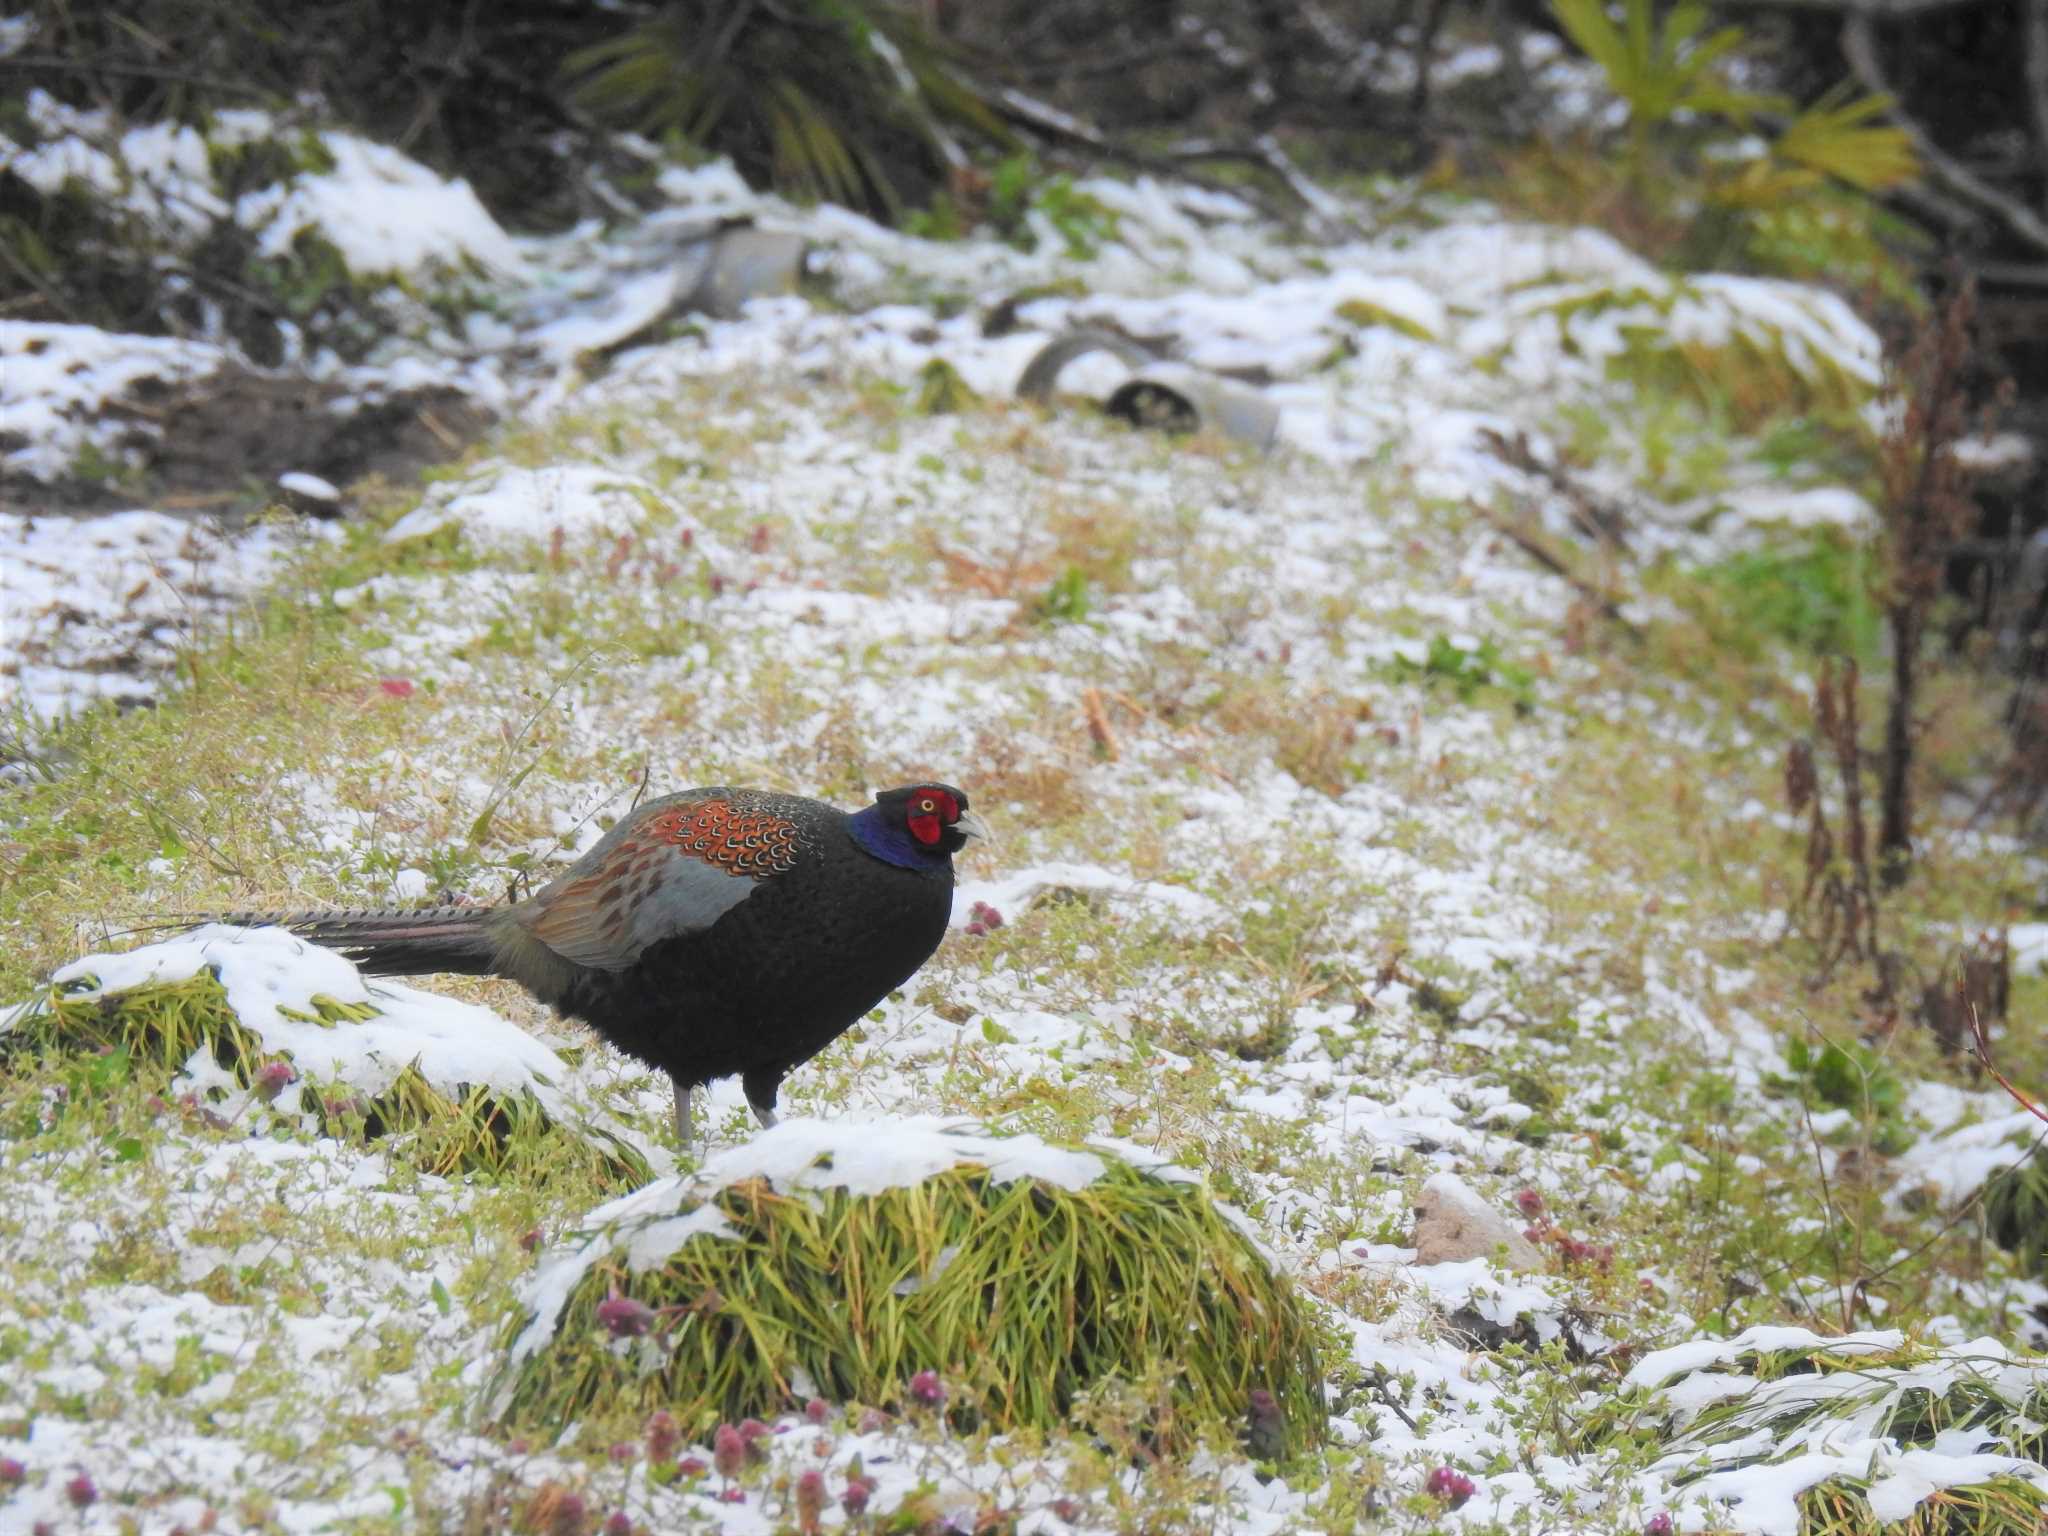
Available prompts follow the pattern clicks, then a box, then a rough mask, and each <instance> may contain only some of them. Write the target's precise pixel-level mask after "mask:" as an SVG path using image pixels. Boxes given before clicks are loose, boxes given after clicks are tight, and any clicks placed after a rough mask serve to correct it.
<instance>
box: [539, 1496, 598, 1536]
mask: <svg viewBox="0 0 2048 1536" xmlns="http://www.w3.org/2000/svg"><path fill="white" fill-rule="evenodd" d="M589 1517H590V1506H589V1505H587V1504H585V1503H584V1502H583V1495H582V1494H580V1493H574V1492H565V1493H564V1494H563V1495H562V1497H561V1498H560V1499H559V1500H557V1501H556V1503H555V1507H554V1512H553V1514H552V1516H551V1517H550V1521H549V1529H550V1530H552V1531H553V1532H554V1533H555V1536H577V1533H579V1532H580V1531H581V1530H582V1529H583V1522H584V1521H585V1520H587V1519H588V1518H589Z"/></svg>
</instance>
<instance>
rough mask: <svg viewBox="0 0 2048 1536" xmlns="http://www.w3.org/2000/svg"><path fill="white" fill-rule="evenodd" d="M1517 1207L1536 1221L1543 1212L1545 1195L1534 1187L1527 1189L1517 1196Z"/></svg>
mask: <svg viewBox="0 0 2048 1536" xmlns="http://www.w3.org/2000/svg"><path fill="white" fill-rule="evenodd" d="M1515 1209H1516V1210H1518V1211H1520V1212H1521V1213H1522V1214H1523V1215H1524V1216H1526V1217H1528V1218H1529V1219H1530V1220H1531V1221H1534V1220H1535V1219H1536V1218H1537V1217H1539V1216H1541V1215H1542V1214H1543V1209H1544V1207H1543V1196H1542V1195H1540V1194H1538V1193H1537V1192H1536V1191H1535V1190H1533V1189H1525V1190H1523V1191H1521V1192H1520V1193H1519V1194H1517V1195H1516V1196H1515Z"/></svg>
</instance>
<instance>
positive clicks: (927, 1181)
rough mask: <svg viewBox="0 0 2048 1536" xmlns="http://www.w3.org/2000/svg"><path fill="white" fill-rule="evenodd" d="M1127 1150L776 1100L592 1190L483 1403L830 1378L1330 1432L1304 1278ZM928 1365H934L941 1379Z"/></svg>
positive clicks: (978, 1409)
mask: <svg viewBox="0 0 2048 1536" xmlns="http://www.w3.org/2000/svg"><path fill="white" fill-rule="evenodd" d="M1131 1150H1133V1149H1112V1148H1109V1147H1093V1148H1086V1149H1082V1148H1074V1149H1069V1148H1062V1147H1057V1146H1051V1145H1048V1144H1047V1143H1046V1142H1045V1141H1043V1140H1041V1139H1040V1138H1038V1137H1036V1136H1032V1135H1028V1134H1027V1135H1012V1136H991V1135H989V1134H987V1133H986V1132H984V1131H982V1130H981V1129H979V1128H978V1127H974V1126H971V1125H962V1124H958V1123H949V1122H946V1121H943V1120H940V1119H937V1118H934V1117H930V1116H925V1117H914V1118H908V1119H872V1120H871V1119H866V1118H851V1117H848V1118H844V1119H840V1120H837V1121H831V1122H826V1121H817V1120H796V1121H787V1122H784V1123H783V1124H781V1125H779V1126H777V1127H776V1128H774V1129H773V1130H770V1131H766V1132H764V1133H762V1134H761V1135H759V1136H757V1137H755V1138H753V1139H752V1140H751V1141H749V1142H747V1143H745V1144H743V1145H741V1146H738V1147H734V1148H731V1149H729V1150H727V1151H724V1152H720V1153H718V1154H717V1155H715V1156H713V1157H712V1158H711V1159H710V1160H709V1161H707V1162H706V1163H705V1165H704V1166H703V1167H702V1168H701V1169H700V1170H699V1171H698V1172H697V1173H695V1174H694V1175H691V1176H688V1177H684V1178H678V1179H671V1180H665V1181H662V1182H660V1183H655V1184H651V1185H648V1186H647V1187H646V1188H644V1189H641V1190H638V1191H636V1192H635V1193H633V1194H631V1195H629V1196H626V1197H625V1198H623V1199H621V1200H618V1201H615V1202H613V1203H612V1204H610V1205H607V1206H605V1207H603V1208H601V1209H599V1210H597V1211H593V1212H592V1213H591V1214H590V1216H589V1217H588V1219H587V1220H586V1221H585V1222H584V1223H582V1224H581V1225H582V1226H583V1227H584V1228H586V1229H588V1230H589V1231H590V1233H591V1234H592V1235H590V1236H588V1237H587V1238H585V1239H584V1240H583V1241H581V1242H580V1243H579V1244H578V1245H576V1246H574V1247H572V1248H570V1249H569V1250H568V1251H566V1252H564V1253H561V1254H558V1255H555V1256H552V1257H550V1258H549V1259H548V1260H546V1261H545V1262H544V1263H543V1264H542V1265H541V1267H540V1268H539V1269H538V1270H537V1271H536V1272H535V1273H534V1275H533V1277H532V1279H531V1281H530V1282H529V1283H528V1284H527V1285H526V1287H525V1288H524V1291H523V1296H524V1300H525V1302H526V1312H525V1314H524V1315H523V1316H522V1317H521V1318H520V1320H519V1321H518V1323H517V1324H516V1325H515V1327H516V1337H514V1338H513V1340H512V1343H511V1347H510V1350H509V1352H508V1356H507V1359H506V1362H505V1366H504V1370H503V1375H502V1377H501V1378H500V1383H499V1385H498V1387H497V1388H496V1389H495V1392H494V1399H493V1403H492V1407H493V1411H494V1412H495V1413H497V1414H498V1415H499V1416H500V1417H502V1418H504V1419H506V1420H507V1421H508V1422H510V1423H512V1424H513V1425H515V1426H519V1427H525V1428H529V1429H539V1430H542V1431H549V1430H552V1429H553V1428H554V1427H555V1426H559V1425H562V1424H564V1423H568V1422H571V1421H576V1422H588V1421H590V1420H591V1419H593V1418H594V1417H602V1418H604V1419H606V1420H607V1421H617V1422H620V1423H622V1424H623V1425H625V1426H627V1427H628V1429H629V1432H630V1427H631V1426H634V1425H637V1424H638V1423H639V1422H640V1421H641V1420H642V1419H644V1418H645V1417H646V1415H647V1414H649V1413H651V1412H653V1411H655V1410H656V1409H665V1410H667V1411H669V1412H670V1413H672V1414H673V1415H674V1417H675V1419H676V1420H677V1421H678V1423H679V1424H680V1425H681V1426H682V1428H683V1429H684V1430H685V1431H686V1432H690V1433H693V1434H709V1433H710V1431H711V1430H712V1428H713V1427H714V1426H715V1425H717V1424H718V1423H720V1422H722V1421H726V1420H733V1421H737V1420H740V1419H743V1418H748V1417H753V1416H760V1417H772V1416H773V1415H774V1414H775V1412H776V1411H777V1410H778V1409H780V1408H782V1407H783V1406H784V1405H786V1404H789V1403H792V1402H795V1403H802V1402H804V1401H806V1400H808V1399H810V1398H813V1397H818V1396H823V1397H824V1398H825V1399H827V1400H828V1401H830V1402H835V1403H840V1402H852V1403H861V1404H867V1405H869V1406H873V1407H881V1408H886V1409H887V1410H889V1411H892V1412H897V1413H906V1412H907V1413H916V1412H919V1411H925V1412H933V1411H937V1410H940V1409H941V1408H944V1409H945V1410H946V1412H948V1413H949V1414H950V1415H951V1416H953V1417H954V1418H955V1419H956V1420H957V1421H958V1422H961V1423H967V1424H981V1425H986V1426H992V1427H995V1428H998V1429H1003V1430H1012V1429H1019V1428H1036V1429H1039V1430H1050V1429H1056V1428H1058V1427H1060V1426H1061V1425H1063V1424H1064V1423H1066V1421H1067V1419H1068V1416H1069V1415H1070V1414H1071V1413H1072V1412H1073V1410H1074V1408H1075V1406H1076V1404H1077V1403H1079V1402H1080V1401H1081V1400H1082V1399H1083V1398H1084V1396H1085V1395H1086V1394H1087V1393H1089V1392H1090V1391H1094V1390H1099V1389H1102V1388H1104V1387H1108V1386H1111V1385H1113V1384H1121V1385H1122V1386H1123V1387H1124V1388H1126V1389H1140V1390H1143V1391H1145V1392H1147V1393H1149V1394H1156V1397H1157V1401H1156V1403H1155V1406H1154V1410H1153V1413H1154V1418H1153V1422H1152V1423H1151V1424H1150V1426H1149V1430H1148V1432H1149V1435H1150V1437H1151V1439H1152V1440H1153V1441H1154V1443H1155V1446H1156V1448H1157V1449H1159V1450H1176V1449H1184V1448H1186V1447H1187V1446H1189V1445H1191V1444H1194V1443H1197V1442H1199V1441H1201V1440H1204V1439H1221V1440H1222V1441H1224V1442H1228V1441H1229V1440H1231V1439H1232V1438H1233V1437H1235V1436H1237V1435H1239V1434H1241V1433H1244V1432H1245V1431H1246V1427H1247V1425H1248V1424H1249V1423H1250V1422H1251V1421H1252V1418H1253V1417H1254V1416H1255V1410H1256V1414H1257V1415H1258V1416H1260V1417H1263V1419H1264V1420H1265V1421H1266V1422H1267V1423H1269V1424H1270V1432H1269V1433H1268V1435H1267V1437H1266V1438H1267V1440H1268V1442H1269V1443H1267V1444H1265V1445H1264V1446H1263V1447H1262V1448H1261V1450H1260V1454H1261V1455H1262V1456H1263V1457H1265V1458H1268V1459H1272V1458H1280V1457H1284V1456H1287V1455H1293V1454H1299V1453H1300V1452H1302V1451H1304V1450H1307V1449H1309V1448H1310V1447H1312V1446H1314V1445H1315V1444H1316V1443H1317V1442H1318V1441H1319V1440H1320V1439H1321V1437H1322V1424H1323V1415H1324V1390H1323V1377H1324V1373H1323V1370H1322V1368H1321V1365H1320V1362H1319V1360H1318V1356H1317V1351H1316V1346H1315V1337H1314V1329H1313V1327H1312V1325H1311V1323H1310V1321H1309V1317H1308V1315H1307V1313H1306V1311H1305V1309H1304V1307H1303V1304H1302V1302H1301V1301H1300V1300H1299V1298H1297V1297H1296V1296H1295V1295H1294V1294H1292V1292H1291V1290H1290V1288H1289V1287H1288V1285H1287V1284H1286V1282H1285V1281H1283V1280H1282V1279H1280V1278H1279V1277H1278V1276H1277V1275H1276V1274H1275V1273H1274V1271H1273V1269H1272V1267H1271V1264H1270V1261H1269V1259H1268V1257H1267V1256H1266V1255H1265V1254H1263V1253H1262V1252H1261V1251H1260V1249H1259V1246H1258V1244H1257V1242H1256V1240H1249V1241H1248V1240H1247V1237H1246V1235H1245V1233H1244V1231H1243V1230H1241V1228H1242V1226H1243V1218H1242V1217H1238V1216H1236V1215H1235V1213H1233V1212H1230V1211H1227V1210H1225V1209H1222V1208H1219V1207H1218V1206H1217V1205H1216V1204H1215V1203H1214V1201H1213V1199H1212V1197H1211V1196H1210V1194H1209V1192H1208V1191H1207V1190H1206V1189H1205V1188H1204V1187H1203V1185H1202V1181H1201V1180H1200V1179H1199V1178H1198V1177H1196V1176H1194V1175H1191V1174H1188V1173H1185V1172H1183V1171H1182V1170H1178V1169H1172V1168H1165V1169H1162V1168H1160V1167H1158V1166H1157V1164H1158V1159H1157V1158H1156V1157H1150V1156H1145V1155H1142V1154H1141V1155H1140V1156H1139V1157H1138V1158H1137V1159H1136V1160H1135V1161H1134V1160H1131V1159H1130V1158H1129V1157H1128V1156H1127V1153H1128V1152H1129V1151H1131ZM941 1383H943V1385H941Z"/></svg>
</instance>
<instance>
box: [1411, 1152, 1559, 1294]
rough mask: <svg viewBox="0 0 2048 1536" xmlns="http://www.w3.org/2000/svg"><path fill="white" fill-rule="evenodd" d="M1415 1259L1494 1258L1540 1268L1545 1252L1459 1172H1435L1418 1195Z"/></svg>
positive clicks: (1520, 1266) (1454, 1261)
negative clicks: (1458, 1174) (1488, 1201)
mask: <svg viewBox="0 0 2048 1536" xmlns="http://www.w3.org/2000/svg"><path fill="white" fill-rule="evenodd" d="M1413 1241H1414V1245H1415V1262H1416V1263H1417V1264H1457V1263H1462V1262H1463V1261H1465V1260H1467V1259H1494V1260H1496V1261H1497V1262H1502V1263H1505V1264H1506V1265H1507V1267H1508V1268H1509V1269H1519V1270H1530V1271H1534V1270H1540V1269H1542V1268H1543V1255H1542V1253H1541V1252H1540V1251H1539V1250H1538V1249H1537V1247H1536V1245H1535V1244H1534V1243H1532V1242H1530V1241H1529V1240H1528V1239H1527V1238H1526V1237H1524V1236H1522V1234H1521V1233H1519V1232H1517V1231H1516V1230H1515V1229H1514V1227H1513V1226H1511V1225H1509V1223H1508V1221H1507V1219H1506V1218H1505V1217H1504V1216H1502V1215H1501V1214H1500V1213H1499V1212H1497V1211H1496V1210H1494V1208H1493V1207H1492V1206H1491V1205H1490V1204H1488V1203H1487V1202H1486V1201H1485V1200H1484V1199H1482V1198H1481V1197H1480V1195H1479V1194H1478V1192H1477V1191H1476V1190H1474V1189H1473V1188H1472V1187H1471V1186H1470V1185H1469V1184H1467V1183H1466V1182H1465V1181H1464V1180H1463V1179H1461V1178H1459V1177H1458V1176H1457V1175H1456V1174H1451V1173H1438V1174H1432V1175H1431V1176H1430V1178H1429V1180H1428V1182H1427V1183H1425V1184H1424V1185H1423V1186H1422V1193H1421V1194H1419V1195H1417V1196H1416V1197H1415V1234H1414V1239H1413Z"/></svg>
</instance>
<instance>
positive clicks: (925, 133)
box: [565, 0, 1015, 215]
mask: <svg viewBox="0 0 2048 1536" xmlns="http://www.w3.org/2000/svg"><path fill="white" fill-rule="evenodd" d="M565 68H566V70H567V72H568V74H569V76H570V77H571V78H572V80H574V81H575V82H576V85H575V92H576V96H577V98H578V99H579V100H580V101H581V102H582V103H583V105H584V106H586V107H588V108H589V109H591V110H593V111H595V112H598V113H599V114H601V115H603V116H606V117H609V118H612V119H614V120H615V121H619V122H623V123H627V124H629V125H631V126H632V127H634V128H635V129H637V130H639V131H641V132H644V133H649V134H654V135H657V136H664V135H675V136H676V137H678V138H680V139H681V140H683V141H684V142H686V143H688V144H691V145H693V146H695V147H697V148H698V149H701V150H706V151H710V152H713V153H718V154H726V155H730V156H731V157H732V159H733V161H734V163H735V164H736V165H738V166H739V168H740V171H741V173H742V174H744V175H746V176H747V177H748V178H749V179H750V180H753V181H756V182H766V183H768V184H771V185H773V186H775V187H776V188H778V189H779V190H781V191H783V192H785V193H788V194H790V195H792V196H796V197H804V198H828V199H832V200H834V201H837V202H843V203H846V204H849V205H851V206H855V207H865V208H870V209H873V210H876V211H878V212H883V213H887V214H890V215H895V214H897V213H900V212H901V210H902V208H903V206H904V204H905V203H906V201H913V200H917V199H915V197H913V196H906V194H915V193H916V192H918V191H920V190H929V189H930V188H932V187H935V186H942V185H944V184H945V182H946V180H947V178H948V176H949V174H950V173H951V171H952V170H953V168H954V167H956V166H958V165H960V164H962V163H963V160H962V155H961V152H960V150H959V147H958V145H957V144H956V143H955V139H954V135H955V134H956V133H962V134H965V135H967V136H968V137H969V138H971V139H973V140H974V141H976V142H979V143H985V144H990V145H994V146H996V147H998V148H1002V149H1009V148H1012V147H1013V146H1014V142H1015V141H1014V139H1013V137H1012V135H1011V134H1010V132H1009V130H1008V129H1007V128H1006V127H1005V126H1004V125H1003V123H1002V121H1001V119H1000V118H998V117H997V116H996V114H995V112H994V111H993V110H991V108H990V107H989V105H988V103H987V102H985V101H984V100H983V99H982V98H981V96H980V95H978V94H977V93H976V91H975V90H974V88H973V87H971V86H969V85H968V84H966V83H965V82H964V81H963V80H962V79H961V78H960V76H959V75H958V74H957V73H956V72H955V70H954V68H953V66H952V63H951V61H950V59H949V58H948V57H947V56H946V53H945V51H944V49H943V47H942V46H941V44H940V43H939V41H938V40H937V39H936V38H935V37H934V36H933V35H932V34H931V32H930V31H929V30H928V29H927V28H926V27H925V25H924V22H923V19H922V17H921V14H920V13H919V12H918V11H917V10H915V9H913V8H911V7H906V6H900V5H893V4H889V3H887V0H795V3H793V4H791V5H789V6H787V7H774V8H770V7H754V6H734V5H724V4H719V3H716V0H692V3H684V4H679V5H673V6H669V7H666V8H664V9H663V11H662V12H661V14H660V15H659V16H657V17H656V18H654V19H653V20H650V21H647V22H644V23H642V24H641V25H639V26H637V27H634V28H633V29H631V30H630V31H628V32H625V33H623V34H621V35H620V36H618V37H615V38H610V39H607V40H606V41H604V42H600V43H596V44H593V45H592V46H590V47H587V48H583V49H579V50H578V51H577V52H575V53H574V54H572V55H570V57H569V59H568V61H567V63H566V65H565Z"/></svg>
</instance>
